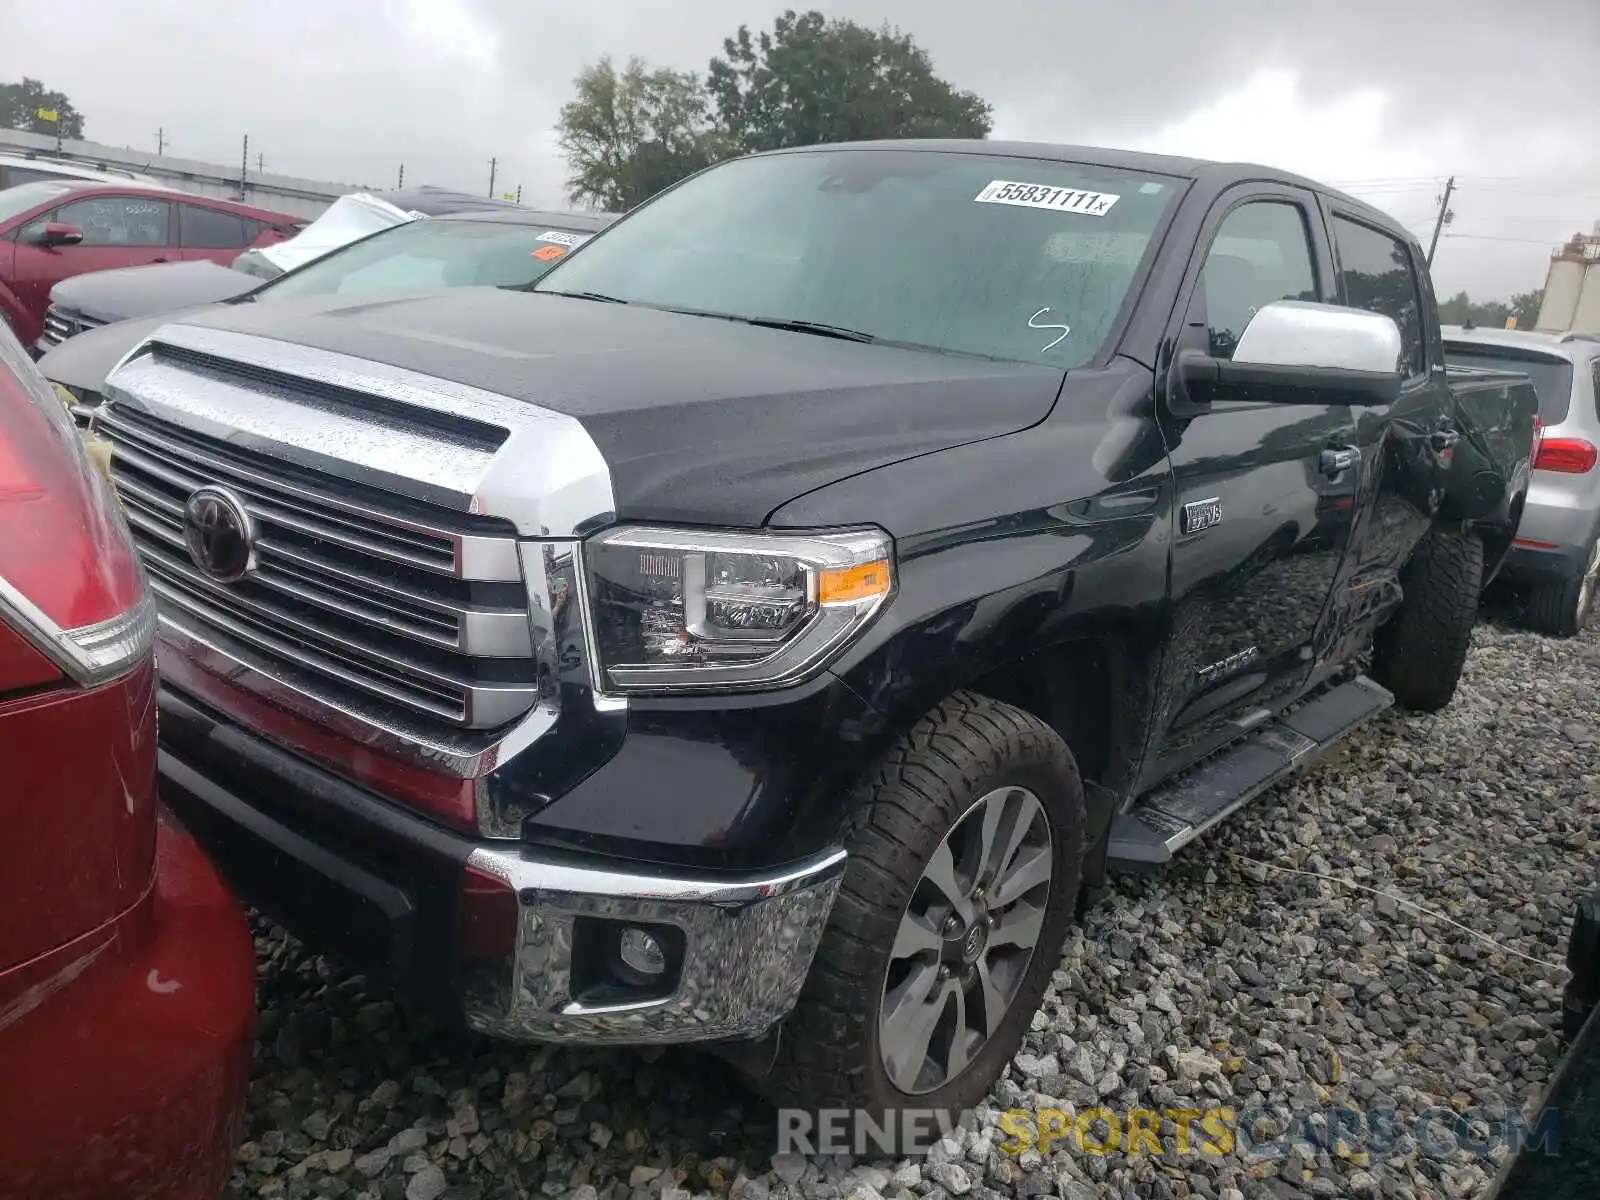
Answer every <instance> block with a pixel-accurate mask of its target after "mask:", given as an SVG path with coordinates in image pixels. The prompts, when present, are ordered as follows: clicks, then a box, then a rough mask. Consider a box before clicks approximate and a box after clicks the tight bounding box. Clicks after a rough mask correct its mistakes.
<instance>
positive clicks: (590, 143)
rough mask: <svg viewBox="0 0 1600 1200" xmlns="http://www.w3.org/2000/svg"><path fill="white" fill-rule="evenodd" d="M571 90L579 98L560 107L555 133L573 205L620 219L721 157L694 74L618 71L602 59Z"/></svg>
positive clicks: (634, 62)
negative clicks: (589, 205) (605, 211)
mask: <svg viewBox="0 0 1600 1200" xmlns="http://www.w3.org/2000/svg"><path fill="white" fill-rule="evenodd" d="M574 83H575V85H576V87H577V92H578V94H577V96H576V97H575V98H574V99H572V100H571V101H569V102H568V103H567V104H565V105H563V106H562V109H561V115H560V117H559V118H558V119H557V121H556V131H557V133H558V134H559V144H560V146H561V150H562V152H563V153H564V154H565V155H566V158H567V166H568V168H569V169H570V171H571V174H570V175H569V176H568V177H567V194H568V195H569V196H570V197H571V198H572V200H573V201H574V202H575V203H580V204H581V203H586V202H592V203H595V204H598V205H600V207H602V208H605V209H609V210H610V211H612V212H626V211H627V210H628V209H630V208H633V207H635V206H636V205H639V204H642V203H643V202H644V201H646V200H648V199H649V198H650V197H651V196H653V195H655V194H656V193H657V192H659V191H660V190H661V189H662V188H665V187H668V186H670V185H672V184H674V183H677V182H678V180H680V179H682V178H683V177H684V176H686V175H692V174H693V173H694V172H696V171H698V170H700V169H701V168H702V167H706V166H709V165H710V164H711V163H713V162H715V161H716V160H717V159H718V158H719V157H721V154H720V152H719V147H720V144H721V143H720V139H719V138H718V137H717V135H716V133H715V131H714V130H713V129H712V127H711V121H710V114H709V109H708V105H707V100H706V93H705V89H704V87H703V86H702V84H701V82H700V79H699V77H698V76H696V75H694V74H693V73H692V72H683V71H671V70H667V69H665V68H662V69H657V70H647V69H646V68H645V64H644V61H643V60H642V59H639V58H631V59H629V60H628V65H627V66H626V67H624V68H623V69H622V70H620V71H619V70H617V69H616V67H614V66H613V65H612V62H611V60H610V59H609V58H602V59H601V60H600V61H599V62H597V63H595V64H594V65H592V66H588V67H585V68H584V69H583V70H582V71H580V72H579V73H578V77H577V79H576V80H575V81H574Z"/></svg>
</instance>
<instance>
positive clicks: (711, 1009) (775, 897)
mask: <svg viewBox="0 0 1600 1200" xmlns="http://www.w3.org/2000/svg"><path fill="white" fill-rule="evenodd" d="M844 864H845V852H844V851H843V850H832V851H829V852H827V853H825V854H822V855H819V856H818V857H816V858H813V859H811V860H810V861H808V862H805V863H802V864H800V865H798V866H795V867H790V868H787V869H784V870H780V871H775V872H770V873H765V874H759V875H745V876H740V877H722V878H701V879H695V878H689V877H668V876H663V875H655V874H646V873H634V872H626V871H612V870H605V869H596V868H593V867H578V866H571V865H567V864H562V863H553V862H541V861H536V860H534V859H531V858H529V857H527V856H526V855H524V854H521V853H518V852H517V851H514V850H510V849H505V850H501V849H479V850H476V851H474V852H473V854H472V856H471V859H470V860H469V865H470V866H472V867H476V868H478V869H479V870H482V871H485V872H487V873H488V874H491V875H494V876H495V877H497V878H499V879H502V880H504V881H505V882H506V883H508V884H509V885H511V887H512V888H513V889H515V891H516V894H517V900H518V905H519V911H520V918H519V922H518V930H517V948H516V953H515V954H514V955H513V956H512V958H510V959H508V960H505V961H504V962H502V963H497V964H494V965H493V966H486V967H481V968H478V969H476V970H474V972H473V973H472V974H471V976H470V977H469V979H468V981H467V984H466V988H465V994H464V996H463V1010H464V1012H465V1014H466V1019H467V1024H468V1025H470V1026H471V1027H472V1028H474V1029H476V1030H478V1031H480V1032H482V1033H486V1034H490V1035H492V1036H495V1037H503V1038H511V1039H516V1040H524V1041H557V1042H580V1043H615V1044H630V1043H650V1042H694V1041H721V1040H736V1039H742V1038H755V1037H759V1036H760V1035H761V1034H763V1033H765V1032H766V1031H767V1030H769V1029H771V1028H772V1027H773V1026H774V1025H776V1024H777V1023H778V1022H779V1021H781V1020H782V1019H783V1018H784V1017H786V1016H787V1015H788V1014H789V1011H790V1010H791V1009H792V1008H793V1007H794V1003H795V999H796V998H797V997H798V995H799V993H800V986H801V984H803V983H804V982H805V978H806V974H807V972H808V971H809V970H810V969H811V959H812V956H813V955H815V953H816V950H817V943H818V942H819V941H820V940H821V937H822V929H823V926H824V925H825V924H826V923H827V920H828V914H829V913H830V912H831V911H832V908H833V899H834V895H835V893H836V892H837V891H838V889H839V881H840V879H841V877H842V875H843V873H844ZM585 917H595V918H603V919H606V920H609V921H618V922H624V923H631V922H638V923H641V924H653V925H668V926H673V927H675V928H677V929H679V930H681V931H682V933H683V936H684V944H683V959H682V965H681V968H680V969H679V971H678V973H677V977H676V985H675V987H673V990H672V991H671V994H669V995H662V996H660V997H657V998H652V999H646V1000H635V1001H630V1002H627V1003H605V1004H596V1003H589V1004H586V1003H583V1002H581V1001H580V1000H578V999H575V998H574V996H573V992H572V967H573V933H574V920H575V919H577V918H585Z"/></svg>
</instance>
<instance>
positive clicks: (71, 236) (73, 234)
mask: <svg viewBox="0 0 1600 1200" xmlns="http://www.w3.org/2000/svg"><path fill="white" fill-rule="evenodd" d="M28 240H29V241H30V242H32V243H33V244H34V245H35V246H46V247H51V246H76V245H77V244H78V243H79V242H81V241H83V230H81V229H79V228H78V227H77V226H76V225H68V224H67V223H66V222H65V221H46V222H45V226H44V228H43V229H41V230H40V231H39V232H38V233H36V234H34V235H33V236H32V237H31V238H29V239H28Z"/></svg>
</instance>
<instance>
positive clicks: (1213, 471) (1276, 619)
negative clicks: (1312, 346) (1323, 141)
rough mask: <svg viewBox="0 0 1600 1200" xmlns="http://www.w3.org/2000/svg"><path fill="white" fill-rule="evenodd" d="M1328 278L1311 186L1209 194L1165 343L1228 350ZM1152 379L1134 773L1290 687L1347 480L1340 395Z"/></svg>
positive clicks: (1330, 579) (1345, 538) (1326, 285)
mask: <svg viewBox="0 0 1600 1200" xmlns="http://www.w3.org/2000/svg"><path fill="white" fill-rule="evenodd" d="M1335 288H1336V283H1335V278H1334V271H1333V263H1332V259H1331V256H1330V254H1329V250H1328V245H1327V237H1326V233H1325V230H1324V226H1323V222H1322V217H1321V212H1320V210H1319V208H1318V207H1317V202H1316V199H1315V197H1314V196H1313V195H1312V194H1311V193H1309V192H1304V191H1301V190H1299V189H1295V188H1289V187H1282V186H1276V185H1268V184H1252V185H1244V186H1241V187H1239V188H1235V189H1232V190H1231V191H1229V192H1226V193H1224V194H1223V195H1222V196H1221V197H1220V198H1219V199H1218V200H1217V202H1216V204H1215V205H1214V206H1213V208H1212V210H1211V213H1210V214H1209V216H1208V218H1207V223H1206V226H1205V228H1204V231H1203V232H1202V234H1201V237H1200V239H1199V240H1198V242H1197V246H1196V251H1195V256H1194V258H1193V260H1192V261H1191V262H1190V265H1189V268H1188V273H1187V276H1186V278H1185V282H1184V285H1183V290H1182V291H1181V292H1180V297H1179V301H1178V305H1177V308H1176V310H1175V314H1174V324H1173V327H1172V334H1171V342H1172V345H1173V348H1174V357H1175V356H1176V354H1177V353H1181V352H1183V351H1185V350H1189V349H1195V350H1198V351H1200V352H1202V353H1207V354H1210V355H1212V356H1215V357H1220V358H1226V357H1229V356H1230V355H1231V354H1232V352H1233V349H1234V347H1235V346H1236V345H1237V343H1238V339H1239V337H1240V335H1241V334H1242V333H1243V332H1244V328H1245V326H1246V324H1248V323H1249V320H1250V318H1251V317H1252V316H1253V315H1254V314H1255V312H1256V311H1257V310H1258V309H1259V308H1260V307H1261V306H1262V305H1264V304H1267V303H1269V302H1271V301H1274V300H1320V301H1324V302H1330V301H1333V300H1334V298H1335V296H1336V291H1335ZM1166 392H1167V394H1166V397H1165V403H1164V405H1163V412H1162V416H1161V422H1162V427H1163V433H1164V435H1165V437H1166V440H1167V447H1168V452H1169V454H1170V456H1171V463H1172V472H1173V482H1174V512H1173V514H1172V524H1173V529H1172V536H1173V549H1172V560H1171V562H1172V565H1171V571H1172V579H1171V595H1172V613H1171V619H1172V636H1171V639H1170V643H1169V649H1168V651H1167V654H1166V657H1165V660H1164V663H1163V666H1162V668H1161V672H1160V676H1159V682H1158V695H1157V704H1156V712H1155V722H1156V723H1155V725H1154V729H1153V733H1154V740H1153V742H1152V745H1151V753H1150V754H1148V755H1147V757H1146V764H1145V772H1144V775H1145V778H1144V781H1143V782H1145V783H1150V782H1154V780H1155V779H1156V778H1160V777H1162V776H1164V775H1167V774H1169V773H1171V772H1172V771H1174V770H1177V769H1180V768H1181V767H1183V766H1185V765H1187V764H1188V763H1190V762H1192V761H1194V760H1195V759H1197V758H1199V757H1202V756H1203V755H1205V754H1207V753H1209V752H1210V751H1212V750H1214V749H1216V748H1218V747H1219V746H1221V745H1222V744H1225V743H1226V742H1229V741H1232V740H1233V739H1234V738H1235V737H1237V736H1239V735H1240V734H1241V733H1243V732H1245V731H1247V730H1248V729H1249V728H1251V727H1252V726H1253V725H1254V724H1256V723H1257V722H1258V721H1260V720H1262V719H1265V716H1266V715H1267V709H1268V708H1269V707H1270V706H1272V705H1273V704H1275V703H1281V702H1283V701H1284V700H1286V699H1287V698H1289V697H1290V696H1292V695H1293V694H1294V693H1295V692H1297V691H1298V690H1299V689H1300V688H1301V687H1303V686H1304V684H1305V682H1306V680H1307V679H1308V678H1309V676H1310V673H1311V669H1312V666H1313V662H1314V659H1315V657H1316V655H1315V650H1314V644H1315V642H1316V639H1317V632H1318V627H1319V624H1320V623H1321V621H1322V618H1323V613H1324V609H1325V607H1326V605H1327V601H1328V599H1329V596H1330V594H1331V592H1332V590H1333V587H1334V582H1335V579H1336V576H1337V573H1338V571H1339V567H1340V560H1341V558H1342V557H1343V555H1344V553H1345V549H1346V546H1347V544H1348V542H1349V536H1350V529H1351V519H1352V515H1353V512H1354V508H1355V496H1356V492H1357V489H1358V488H1359V486H1360V479H1361V461H1360V452H1359V450H1358V448H1357V447H1356V445H1355V442H1356V429H1355V419H1354V416H1353V415H1352V412H1351V410H1350V408H1349V406H1348V405H1322V404H1315V403H1304V402H1301V403H1293V402H1290V401H1291V400H1292V398H1293V397H1292V394H1291V393H1288V392H1284V393H1282V394H1275V393H1271V392H1268V391H1263V393H1262V394H1260V395H1259V397H1252V398H1250V399H1248V400H1244V399H1212V400H1210V401H1208V402H1204V403H1196V402H1192V401H1191V400H1189V399H1188V398H1185V397H1181V396H1180V395H1179V394H1178V393H1177V392H1176V391H1175V390H1174V389H1173V388H1171V387H1169V388H1167V389H1166ZM1300 398H1301V400H1302V401H1303V399H1304V394H1303V393H1302V394H1301V397H1300Z"/></svg>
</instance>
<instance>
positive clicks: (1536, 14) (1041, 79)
mask: <svg viewBox="0 0 1600 1200" xmlns="http://www.w3.org/2000/svg"><path fill="white" fill-rule="evenodd" d="M0 5H3V6H4V7H5V8H7V9H8V10H9V11H7V13H6V16H5V18H4V25H5V30H4V33H3V36H0V80H15V79H17V78H19V77H21V76H23V75H29V76H33V77H36V78H40V79H43V80H44V81H45V83H46V84H47V85H48V86H50V87H53V88H58V89H60V90H62V91H64V92H66V93H67V95H68V96H69V97H70V98H71V100H72V101H73V103H74V104H75V105H76V106H77V108H78V109H79V111H81V112H82V113H83V114H84V116H85V118H86V132H87V134H88V136H89V137H90V138H91V139H93V140H96V141H102V142H108V143H112V144H116V145H132V146H137V147H148V148H149V149H151V150H153V149H154V148H155V139H156V130H157V129H158V128H163V129H164V130H165V134H166V137H167V140H168V144H169V146H170V148H171V152H172V153H175V154H181V155H183V156H185V157H193V158H200V159H207V160H211V161H217V162H225V163H236V162H237V161H238V159H239V152H240V141H241V138H242V136H243V135H244V134H246V133H248V134H249V135H250V147H251V158H252V160H254V158H255V156H256V153H257V152H260V153H262V154H264V155H265V163H266V169H267V170H269V171H272V170H276V171H282V172H284V173H287V174H298V175H307V176H312V177H315V178H321V179H333V180H341V181H348V182H351V183H362V184H367V185H371V186H390V185H392V184H393V183H394V182H395V177H396V173H397V171H398V168H399V166H400V164H401V163H404V164H405V168H406V179H407V182H409V183H423V182H429V183H437V184H441V185H446V186H456V187H461V188H464V189H469V190H474V191H475V190H479V189H483V188H486V187H487V185H488V179H489V160H490V158H491V157H497V158H498V159H499V160H500V168H499V183H498V186H497V188H496V190H497V191H500V190H514V189H515V188H516V187H517V186H519V185H520V186H521V187H522V189H523V197H524V201H525V202H527V201H541V202H556V201H558V200H559V199H560V196H561V191H562V183H563V179H564V175H565V169H564V164H563V163H562V162H561V160H560V157H559V155H558V154H557V153H556V151H555V148H554V135H553V133H552V132H551V126H552V123H553V122H554V120H555V116H556V112H557V110H558V108H559V107H560V105H561V104H562V102H563V101H565V100H566V99H567V98H568V97H569V95H570V91H571V80H572V76H573V75H574V73H575V72H576V71H577V69H578V68H579V66H580V65H582V64H583V63H585V62H587V61H590V60H592V59H594V58H597V57H599V56H600V55H602V54H610V55H612V56H613V57H615V58H617V59H619V60H621V59H625V58H627V57H628V56H629V55H631V54H638V55H642V56H644V57H645V58H646V59H647V60H648V61H650V62H651V63H652V64H660V65H668V66H673V67H678V68H682V69H688V70H698V71H702V72H703V71H704V69H705V66H706V63H707V61H708V60H709V59H710V58H711V56H712V55H713V54H716V53H718V52H720V50H721V45H722V39H723V38H724V37H726V36H728V35H730V34H731V33H733V32H734V31H735V30H736V29H737V27H738V25H739V24H740V22H748V23H750V24H751V25H752V26H754V27H767V26H769V25H770V23H771V19H772V17H773V16H775V15H776V14H777V12H778V11H780V10H781V8H782V7H783V0H776V2H775V3H774V4H773V5H772V6H771V7H770V9H769V8H764V7H761V6H759V5H755V4H751V3H749V2H748V0H745V2H744V3H735V2H734V0H654V2H652V3H649V4H647V3H645V2H644V0H585V2H584V3H581V4H559V5H558V4H554V3H530V2H529V0H275V2H274V3H271V4H259V3H239V4H231V3H230V4H218V3H215V2H214V0H78V3H76V4H75V5H73V6H71V14H70V19H68V20H66V21H65V22H63V20H62V11H61V10H60V9H59V8H58V7H56V6H52V5H47V4H30V5H24V4H21V3H20V0H9V2H8V0H0ZM799 7H801V8H804V7H806V6H805V5H804V4H801V5H799ZM820 7H821V8H822V10H823V11H824V12H826V13H827V14H828V15H830V16H839V17H848V18H852V19H855V20H859V21H862V22H865V23H868V24H873V25H877V24H880V23H883V22H889V23H891V24H894V25H898V26H899V27H901V28H902V29H903V30H904V31H906V32H909V33H911V34H913V35H914V36H915V37H916V38H917V40H918V41H919V42H920V43H921V44H922V45H923V46H925V47H926V48H927V49H928V50H929V52H930V53H931V54H932V55H933V58H934V61H935V64H936V66H937V68H938V70H939V71H940V73H941V74H943V75H944V76H945V77H946V78H948V79H950V80H951V81H952V82H954V83H955V84H957V85H958V86H961V87H964V88H969V89H972V90H974V91H977V92H978V93H979V94H981V95H983V96H984V97H986V98H987V99H988V100H989V101H990V102H991V103H992V104H993V105H994V108H995V117H996V123H995V131H994V132H995V136H997V137H1011V138H1020V139H1028V140H1040V141H1059V142H1072V143H1088V144H1103V145H1121V146H1131V147H1136V148H1141V149H1152V150H1164V151H1170V152H1174V153H1182V154H1195V155H1200V156H1205V157H1213V158H1232V159H1245V160H1252V161H1258V162H1265V163H1270V164H1273V165H1278V166H1284V167H1288V168H1291V169H1293V170H1297V171H1300V172H1302V173H1304V174H1307V175H1311V176H1313V177H1315V178H1318V179H1322V180H1326V181H1328V182H1330V183H1336V184H1340V185H1342V186H1346V187H1347V188H1348V189H1349V190H1350V191H1353V192H1356V193H1357V194H1360V195H1363V196H1365V197H1366V198H1368V199H1370V200H1372V201H1373V202H1375V203H1377V204H1378V205H1379V206H1380V207H1383V208H1385V209H1387V210H1388V211H1389V212H1391V213H1393V214H1394V215H1395V216H1397V217H1399V218H1400V219H1401V220H1403V221H1405V222H1406V223H1407V224H1409V225H1410V226H1411V227H1412V228H1414V229H1417V230H1418V231H1419V232H1421V233H1422V234H1423V240H1424V242H1426V233H1427V231H1428V229H1429V228H1430V226H1431V222H1432V217H1433V213H1434V211H1435V207H1436V197H1437V195H1438V193H1439V191H1440V187H1441V185H1442V182H1443V179H1444V177H1445V176H1447V175H1451V174H1454V175H1455V176H1457V179H1458V185H1459V191H1458V193H1457V198H1456V199H1455V201H1454V202H1453V204H1452V207H1453V209H1454V210H1455V214H1456V217H1455V221H1454V223H1453V224H1452V226H1451V227H1450V228H1449V230H1448V231H1447V234H1446V237H1445V239H1444V240H1443V241H1442V242H1441V244H1440V249H1439V253H1438V257H1437V260H1436V262H1435V267H1434V273H1435V281H1436V284H1437V286H1438V287H1439V289H1440V290H1441V291H1442V292H1445V293H1447V294H1448V293H1450V292H1454V291H1455V290H1457V289H1460V288H1467V289H1469V290H1470V291H1471V292H1472V293H1473V294H1474V296H1477V297H1480V298H1485V299H1487V298H1491V297H1496V296H1506V295H1509V294H1510V293H1511V292H1513V291H1520V290H1526V289H1529V288H1533V287H1537V286H1539V285H1540V284H1542V282H1543V278H1544V270H1545V264H1546V262H1547V261H1548V255H1549V248H1550V247H1551V246H1552V245H1554V244H1555V243H1556V242H1558V241H1561V240H1564V238H1565V237H1567V236H1569V235H1570V234H1572V233H1573V232H1576V231H1577V230H1579V229H1582V230H1585V231H1587V230H1589V229H1591V228H1592V227H1593V226H1594V224H1595V222H1597V221H1600V69H1597V66H1596V64H1597V63H1600V3H1597V2H1596V0H1517V3H1509V2H1506V0H1331V2H1330V0H1115V2H1095V0H1079V2H1077V3H1057V4H1044V3H1040V0H986V2H985V3H983V4H981V5H974V4H970V3H958V2H957V0H836V2H834V3H829V4H824V5H821V6H820ZM253 165H254V163H253V162H252V166H253Z"/></svg>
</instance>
